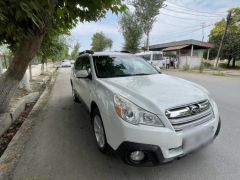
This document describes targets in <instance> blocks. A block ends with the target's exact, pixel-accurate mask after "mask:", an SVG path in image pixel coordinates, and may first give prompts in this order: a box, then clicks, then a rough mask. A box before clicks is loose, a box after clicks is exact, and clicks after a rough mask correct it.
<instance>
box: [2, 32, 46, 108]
mask: <svg viewBox="0 0 240 180" xmlns="http://www.w3.org/2000/svg"><path fill="white" fill-rule="evenodd" d="M43 36H44V33H36V34H34V35H32V36H30V37H29V38H26V39H24V40H23V41H22V42H21V43H20V45H19V47H18V49H17V50H16V52H15V55H14V58H13V61H12V63H11V64H10V66H9V67H8V69H7V71H6V72H5V73H4V74H3V76H1V77H0V113H3V112H5V110H6V109H7V107H8V105H9V102H10V100H11V98H12V96H13V95H14V93H15V91H16V89H17V87H18V84H19V82H20V81H21V80H22V78H23V76H24V74H25V72H26V69H27V67H28V64H29V62H30V61H31V60H32V59H33V58H34V56H35V54H36V51H37V50H38V49H39V48H40V45H41V43H42V39H43Z"/></svg>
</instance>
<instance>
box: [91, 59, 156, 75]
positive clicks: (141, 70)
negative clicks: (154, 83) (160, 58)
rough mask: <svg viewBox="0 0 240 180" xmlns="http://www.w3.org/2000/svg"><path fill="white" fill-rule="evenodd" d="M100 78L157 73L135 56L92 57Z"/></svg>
mask: <svg viewBox="0 0 240 180" xmlns="http://www.w3.org/2000/svg"><path fill="white" fill-rule="evenodd" d="M93 60H94V66H95V69H96V74H97V76H98V77H100V78H107V77H121V76H139V75H150V74H158V71H157V70H156V69H155V68H154V67H152V66H151V65H150V64H149V63H147V62H146V61H145V60H144V59H142V58H140V57H137V56H130V55H129V56H126V55H123V56H93Z"/></svg>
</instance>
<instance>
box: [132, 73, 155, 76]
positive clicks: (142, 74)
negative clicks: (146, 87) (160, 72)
mask: <svg viewBox="0 0 240 180" xmlns="http://www.w3.org/2000/svg"><path fill="white" fill-rule="evenodd" d="M146 75H152V74H148V73H137V74H131V76H146Z"/></svg>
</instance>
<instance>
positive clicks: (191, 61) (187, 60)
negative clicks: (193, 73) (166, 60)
mask: <svg viewBox="0 0 240 180" xmlns="http://www.w3.org/2000/svg"><path fill="white" fill-rule="evenodd" d="M201 59H202V58H201V57H198V56H193V57H191V56H180V60H179V68H183V67H184V66H185V65H189V67H190V68H196V67H199V66H200V64H201Z"/></svg>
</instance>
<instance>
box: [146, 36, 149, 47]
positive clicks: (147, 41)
mask: <svg viewBox="0 0 240 180" xmlns="http://www.w3.org/2000/svg"><path fill="white" fill-rule="evenodd" d="M146 49H147V51H149V32H148V33H147V39H146Z"/></svg>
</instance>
